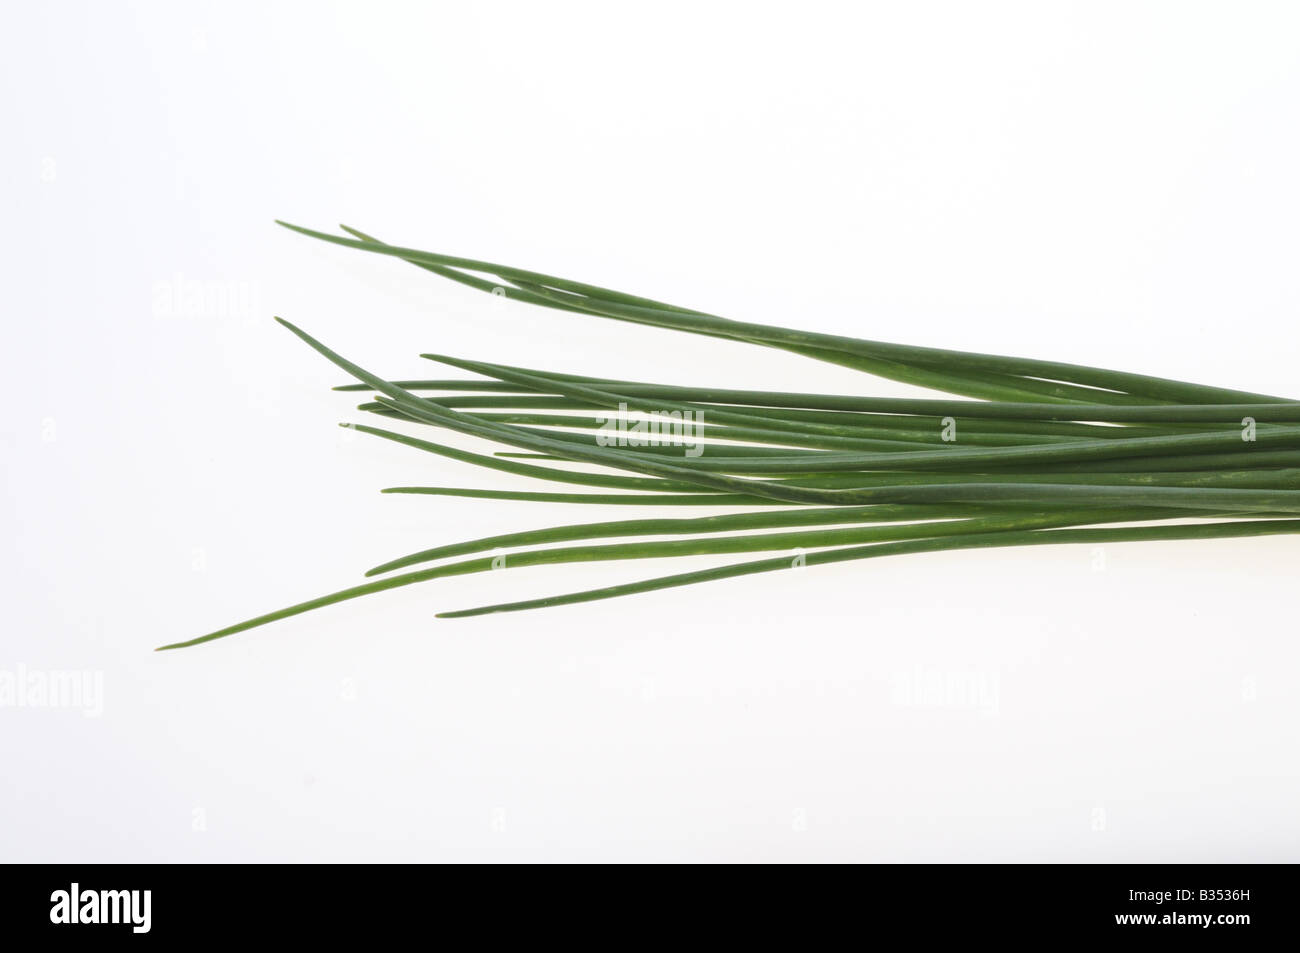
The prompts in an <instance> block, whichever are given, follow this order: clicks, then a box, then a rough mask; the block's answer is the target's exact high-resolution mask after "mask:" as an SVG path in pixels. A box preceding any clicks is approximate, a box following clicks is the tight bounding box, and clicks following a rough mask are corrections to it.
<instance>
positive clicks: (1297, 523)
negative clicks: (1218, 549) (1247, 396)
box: [437, 520, 1300, 619]
mask: <svg viewBox="0 0 1300 953" xmlns="http://www.w3.org/2000/svg"><path fill="white" fill-rule="evenodd" d="M1284 533H1300V520H1258V521H1253V520H1237V521H1233V522H1229V523H1211V524H1208V525H1207V524H1199V525H1195V526H1140V527H1131V528H1115V529H1073V530H1070V529H1060V530H1040V531H1031V532H1006V533H988V534H985V535H973V536H966V537H955V538H948V539H944V538H933V539H921V540H909V541H905V542H897V543H880V544H877V545H875V546H863V547H854V548H850V549H832V550H822V551H820V552H814V553H805V554H801V562H800V563H799V565H801V566H821V565H827V564H829V563H837V562H848V561H850V560H857V559H874V558H879V557H884V556H901V555H905V554H908V553H933V552H943V551H945V550H953V549H986V548H993V547H999V546H1050V545H1056V544H1059V543H1089V544H1092V545H1094V546H1095V545H1098V544H1100V543H1127V542H1139V541H1153V540H1166V541H1168V540H1180V539H1228V538H1232V537H1240V536H1269V535H1277V534H1284ZM789 568H791V560H790V559H788V558H786V557H779V558H776V559H761V560H756V561H754V562H747V563H736V564H733V565H730V566H721V567H718V568H716V569H704V570H700V571H698V572H687V573H678V574H676V575H672V576H660V577H658V578H655V579H646V580H643V581H641V582H634V583H626V584H624V585H621V586H605V587H603V588H600V589H588V590H585V591H583V592H571V593H567V594H565V595H561V596H548V597H546V598H542V599H526V600H522V601H519V602H503V603H499V604H497V605H491V606H481V607H479V608H476V609H460V610H457V611H455V612H439V613H438V614H437V617H438V618H439V619H460V618H466V617H468V616H476V615H487V614H489V613H493V612H519V611H522V610H525V609H543V608H549V607H553V606H562V605H572V604H574V603H578V602H595V601H597V600H600V599H614V598H617V597H619V596H630V595H635V594H638V593H643V592H656V591H659V590H662V589H671V588H675V587H678V586H690V585H695V584H696V583H701V582H713V581H716V580H719V579H732V578H735V577H738V576H752V575H755V574H757V573H764V572H778V571H781V570H785V569H789Z"/></svg>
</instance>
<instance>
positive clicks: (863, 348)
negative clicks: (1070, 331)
mask: <svg viewBox="0 0 1300 953" xmlns="http://www.w3.org/2000/svg"><path fill="white" fill-rule="evenodd" d="M278 224H280V225H283V226H284V227H285V228H289V229H291V230H293V231H296V232H299V233H300V234H303V235H307V236H310V237H312V238H317V239H320V240H321V241H326V242H331V243H333V244H336V245H343V246H345V247H348V248H355V249H359V250H361V251H367V252H372V253H375V254H381V255H391V256H394V257H397V258H402V259H405V260H406V261H409V262H414V263H419V264H429V265H434V266H438V267H443V268H448V267H450V268H455V269H463V270H468V271H477V272H485V273H488V274H493V275H496V276H497V277H499V278H502V279H504V280H505V281H508V282H511V283H513V284H515V285H516V287H517V288H519V289H521V290H522V291H525V292H528V293H531V294H532V296H533V299H536V298H541V299H543V300H545V301H547V302H549V303H552V304H556V305H567V306H569V307H570V308H578V309H583V310H591V311H594V312H598V313H600V314H603V315H606V316H610V317H623V318H627V319H631V320H638V321H641V322H643V323H646V324H653V325H656V326H659V327H664V328H670V329H674V330H682V331H697V332H699V331H705V332H713V333H716V334H721V335H722V336H725V337H730V338H735V339H744V340H749V341H758V342H762V343H769V344H775V345H777V346H782V347H792V348H798V347H814V348H823V349H826V350H831V351H841V352H844V353H846V354H852V355H860V356H862V357H866V358H874V359H884V360H893V361H897V362H898V363H900V364H905V365H909V366H911V365H920V366H921V367H922V368H924V369H930V370H945V369H947V370H952V371H955V372H958V373H960V372H961V371H962V370H963V369H964V368H975V369H977V370H980V371H987V372H992V373H995V374H1005V375H1019V376H1024V377H1030V378H1039V379H1045V380H1048V381H1059V382H1064V383H1073V384H1082V385H1085V386H1087V387H1095V388H1101V389H1105V390H1111V391H1119V392H1126V393H1129V394H1134V395H1138V396H1143V397H1149V398H1153V399H1157V400H1168V401H1179V402H1191V401H1198V400H1199V401H1201V402H1204V403H1241V402H1261V401H1262V402H1279V401H1280V398H1275V397H1268V396H1265V395H1261V394H1252V393H1249V392H1246V391H1237V390H1230V389H1227V388H1220V387H1206V386H1203V385H1200V384H1192V383H1188V382H1186V381H1176V380H1171V379H1168V378H1161V377H1152V376H1149V375H1144V374H1133V373H1128V372H1124V371H1113V370H1108V369H1106V368H1099V367H1089V366H1086V365H1079V364H1069V363H1064V362H1060V361H1040V360H1034V359H1030V358H1016V357H1011V356H1007V355H999V354H981V353H977V352H970V351H956V350H948V349H944V348H929V347H917V346H914V345H908V344H892V343H887V342H883V341H868V340H863V339H859V338H852V337H846V336H844V335H836V334H821V333H817V332H811V331H799V330H795V329H793V328H782V327H778V326H774V325H765V324H756V323H753V322H748V321H733V320H731V319H728V318H721V317H717V316H715V315H709V314H705V313H702V312H696V311H687V310H685V309H678V308H674V307H673V306H672V305H665V304H664V303H663V302H659V301H654V300H652V299H648V298H639V297H637V296H634V295H628V294H625V293H623V292H618V291H614V290H613V289H610V288H601V287H599V286H596V285H590V284H585V283H583V282H577V281H572V280H570V279H565V278H559V277H556V276H554V275H546V274H542V273H540V272H534V271H528V270H525V269H519V268H512V267H510V266H507V265H498V264H493V263H491V262H484V261H476V260H474V259H469V258H457V257H454V256H450V255H439V254H435V253H432V252H425V251H421V250H419V249H416V248H404V247H401V246H395V245H385V244H382V243H378V242H372V241H363V240H361V239H355V238H343V237H341V236H338V235H330V234H328V233H325V232H318V231H314V230H312V229H308V228H303V227H301V226H298V225H290V224H289V223H287V222H278ZM533 299H530V300H533Z"/></svg>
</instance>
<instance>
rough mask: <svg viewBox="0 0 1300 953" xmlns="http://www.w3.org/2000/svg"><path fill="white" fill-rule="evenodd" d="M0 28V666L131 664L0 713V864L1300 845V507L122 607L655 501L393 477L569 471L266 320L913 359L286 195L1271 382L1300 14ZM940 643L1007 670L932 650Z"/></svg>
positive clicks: (913, 12)
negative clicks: (515, 494) (444, 438)
mask: <svg viewBox="0 0 1300 953" xmlns="http://www.w3.org/2000/svg"><path fill="white" fill-rule="evenodd" d="M5 20H6V25H5V28H4V31H3V38H2V39H0V73H2V74H3V88H2V89H0V125H2V128H3V130H4V132H3V143H4V147H3V149H2V150H0V196H3V211H4V215H5V220H6V223H7V226H8V227H7V228H6V229H5V232H4V235H3V237H0V250H2V252H3V254H2V260H3V262H4V290H5V303H4V338H3V340H4V355H5V358H6V360H5V367H4V374H5V383H6V392H7V395H8V396H7V401H8V410H7V411H6V412H5V413H4V415H3V420H2V422H0V448H2V452H3V455H4V458H3V459H4V466H3V471H2V476H0V479H3V482H4V486H3V507H2V508H0V535H2V538H3V551H2V552H0V559H2V560H3V562H2V563H0V579H3V586H4V612H3V622H2V623H0V626H2V627H3V641H2V642H0V670H6V671H10V672H15V671H17V670H18V667H19V666H26V669H27V670H29V671H31V670H34V671H37V672H45V673H48V672H51V671H56V670H72V669H75V670H87V671H90V672H92V673H99V674H101V675H102V678H103V684H104V697H103V713H102V716H101V717H98V718H95V717H87V716H86V715H84V714H83V713H82V712H81V711H78V710H66V709H55V710H49V709H33V708H12V707H10V708H6V709H0V858H3V859H5V860H41V861H112V860H132V861H136V860H138V861H144V860H182V861H185V860H193V861H225V860H264V859H266V860H270V859H279V860H326V859H328V860H348V859H357V860H360V859H378V860H506V859H509V860H543V859H547V860H596V859H641V860H669V859H673V860H705V859H709V860H721V859H727V860H827V859H836V860H851V859H855V860H891V861H899V860H907V861H939V860H944V861H969V860H998V861H1001V860H1053V861H1056V860H1075V861H1103V860H1121V861H1157V860H1174V861H1191V860H1201V861H1228V860H1254V861H1263V860H1296V859H1298V857H1300V848H1298V846H1297V843H1298V839H1300V819H1298V818H1297V813H1296V811H1295V805H1296V803H1297V800H1298V799H1300V774H1298V772H1297V755H1296V752H1297V724H1298V716H1300V694H1298V693H1297V692H1296V690H1295V684H1296V683H1295V672H1296V667H1297V663H1298V662H1300V649H1298V648H1297V638H1296V636H1297V633H1296V630H1295V588H1294V587H1295V565H1296V556H1297V553H1298V552H1300V551H1298V550H1297V545H1298V544H1297V541H1296V540H1294V539H1289V538H1284V537H1278V538H1272V539H1254V540H1242V541H1225V542H1215V543H1206V544H1140V545H1132V546H1127V547H1124V546H1112V547H1109V548H1107V550H1106V551H1105V552H1104V553H1103V554H1101V555H1099V554H1097V553H1094V552H1092V551H1091V550H1090V549H1089V548H1087V547H1060V548H1052V549H1042V550H1035V551H1015V550H1007V551H988V552H983V553H969V552H957V553H951V554H935V555H926V556H911V557H901V558H899V559H896V560H882V561H879V562H874V563H857V564H846V565H841V566H837V567H827V568H817V569H808V570H806V571H804V572H802V573H797V574H796V573H791V574H788V575H781V576H774V575H768V576H761V577H755V578H751V579H742V580H733V581H728V582H724V583H720V584H714V585H710V586H707V587H698V588H695V589H683V590H677V591H670V592H664V593H660V594H657V595H648V596H640V597H636V598H631V599H626V600H618V601H610V602H603V603H596V604H591V605H586V606H577V607H568V608H563V609H556V610H549V611H543V612H537V613H531V614H519V615H507V616H495V617H488V618H483V619H469V620H448V621H441V620H436V619H434V617H433V614H434V612H435V611H439V610H444V609H454V608H462V607H467V606H473V605H479V604H482V603H485V602H494V601H501V600H502V599H508V598H523V597H526V596H530V595H540V594H545V593H552V592H562V591H568V590H571V589H575V588H587V587H590V586H594V585H598V584H604V583H612V582H616V581H622V580H631V579H637V578H644V577H648V576H651V575H657V574H661V573H663V572H668V571H675V570H680V569H681V568H684V564H680V563H671V564H668V563H664V562H653V563H652V562H649V561H645V562H637V563H623V564H609V565H605V566H599V567H575V566H568V567H564V566H560V567H548V568H542V569H521V570H517V571H514V572H508V573H494V574H485V575H483V576H478V577H471V578H467V579H462V580H450V581H439V582H435V583H431V584H428V585H424V586H420V587H413V588H410V589H406V590H402V591H398V592H393V593H387V594H383V595H380V596H375V597H371V598H368V599H366V600H362V601H357V602H353V603H349V604H346V605H341V606H337V607H333V608H330V609H328V610H324V611H321V612H319V613H314V614H310V615H306V616H300V617H298V618H295V619H293V620H290V621H286V622H282V623H279V624H276V625H274V626H272V627H268V628H265V629H260V630H257V631H254V632H249V633H246V634H242V635H239V636H236V637H232V638H230V639H227V640H224V641H221V642H216V643H213V644H209V645H206V646H202V647H200V648H197V649H194V650H189V651H185V652H171V653H153V652H151V649H152V648H153V647H154V646H156V645H159V644H161V643H164V642H170V641H175V640H178V639H184V638H189V637H193V636H195V635H199V634H202V633H203V632H206V631H209V630H211V629H214V628H217V627H219V626H222V625H225V624H228V623H230V622H233V621H237V620H239V619H242V618H244V617H246V616H249V615H253V614H257V613H260V612H264V611H268V610H270V609H274V608H278V607H280V606H282V605H286V604H288V603H290V602H294V601H298V600H300V599H304V598H308V597H311V596H315V595H318V594H321V593H323V592H326V591H330V590H332V589H335V588H340V587H342V586H346V585H349V584H351V583H352V582H354V581H355V580H356V579H357V578H358V577H359V574H360V572H361V571H362V570H364V569H365V568H367V567H369V566H371V565H374V564H375V563H377V562H380V561H382V560H384V559H387V558H390V557H392V556H395V555H399V554H402V553H406V552H409V551H412V550H416V549H421V548H424V547H427V546H430V545H434V544H437V543H441V542H450V541H454V540H458V539H464V538H473V537H475V536H480V535H486V534H489V533H499V532H508V531H511V530H516V529H524V528H530V527H538V526H545V525H551V524H554V523H561V522H576V521H585V520H591V519H613V518H629V517H632V516H634V515H641V512H644V511H631V510H628V509H620V510H619V511H618V512H617V513H611V512H610V510H609V509H608V508H601V509H597V508H582V509H579V508H576V507H567V508H566V507H563V506H559V505H554V506H548V505H534V504H525V503H504V502H491V501H476V500H453V499H440V498H432V497H409V496H408V497H400V496H381V495H380V494H378V493H377V492H376V491H377V490H378V489H379V488H381V487H384V486H391V485H395V484H411V483H416V484H419V483H424V484H443V485H462V486H483V487H494V488H503V489H505V488H522V489H552V488H554V487H551V486H543V485H540V484H529V483H528V482H527V481H525V480H523V479H522V478H512V477H509V476H507V475H504V474H492V473H487V472H484V471H479V470H477V469H475V468H472V467H469V466H467V465H463V464H458V463H455V462H452V461H448V460H442V459H438V458H433V457H428V456H426V455H424V454H420V453H418V452H415V451H412V450H408V449H405V448H402V447H399V446H395V445H389V444H387V443H384V442H381V441H377V440H374V439H370V438H367V437H364V436H356V435H350V434H348V433H347V432H345V431H341V430H339V429H338V428H337V427H336V426H335V424H336V423H337V422H338V421H341V420H356V419H359V416H360V415H358V414H356V413H355V412H353V411H352V406H353V405H354V403H355V400H353V399H352V398H351V397H349V396H348V395H344V394H335V393H331V392H330V390H329V387H330V386H332V385H334V384H337V383H341V382H342V376H341V375H340V374H339V373H337V372H335V371H334V370H333V369H332V368H331V367H330V366H329V365H327V364H326V363H325V362H324V361H323V360H321V359H320V358H319V357H317V356H316V355H314V354H313V353H311V352H310V351H309V350H308V349H306V348H305V347H304V346H303V345H302V344H300V343H299V342H297V341H296V340H294V339H293V338H292V337H291V336H290V335H289V334H288V333H286V332H285V331H284V330H283V329H281V328H280V327H278V326H277V325H275V324H274V323H273V322H272V321H271V315H272V314H281V315H284V316H285V317H287V318H289V319H291V320H294V321H296V322H298V323H300V324H301V325H303V326H304V327H305V328H306V329H307V330H309V331H311V332H312V333H314V334H316V335H317V336H319V337H321V338H322V339H323V340H325V341H326V342H327V343H329V344H331V345H333V346H335V347H337V348H338V349H340V350H342V351H344V352H345V353H346V354H348V355H349V356H351V357H353V358H355V359H357V360H358V361H360V362H361V363H363V364H366V365H368V366H371V367H373V368H374V369H376V370H378V371H380V372H382V373H386V374H390V375H393V376H398V377H400V376H412V375H424V374H427V373H429V371H430V369H431V368H432V365H428V364H427V363H426V362H422V361H420V360H419V359H418V358H417V356H416V355H417V354H419V353H420V352H421V351H427V350H439V351H443V352H448V353H453V354H459V355H463V356H468V357H480V358H487V359H490V360H500V361H503V362H507V363H512V362H513V363H519V364H528V365H533V366H541V367H549V368H552V369H555V370H561V371H569V372H574V373H587V374H613V375H614V376H626V377H630V378H634V379H635V378H641V379H645V378H651V379H658V380H664V381H670V382H677V383H698V382H714V383H717V384H719V385H731V386H748V387H766V388H782V389H792V390H797V389H805V390H809V389H815V390H821V391H829V392H844V393H873V394H905V393H909V391H908V389H907V388H904V387H902V386H901V385H894V384H890V383H888V382H881V381H876V380H874V379H870V378H864V377H862V376H860V375H855V374H853V373H852V372H849V371H847V370H840V369H835V368H832V367H829V366H827V365H821V364H814V363H812V362H808V361H804V360H801V359H798V358H796V357H793V356H790V355H783V354H781V353H779V352H775V351H767V350H764V349H760V348H747V347H745V346H742V345H738V344H725V343H721V342H712V341H707V340H704V339H700V338H691V337H686V336H683V335H675V334H672V333H670V332H666V331H656V330H654V329H646V328H633V327H629V326H625V325H621V324H619V323H617V322H600V321H596V320H592V319H584V318H580V317H576V316H570V315H563V314H557V313H552V312H548V311H543V310H534V309H529V308H527V307H526V306H522V305H515V304H513V303H508V302H503V301H498V300H494V299H491V298H488V297H486V296H484V295H481V294H478V293H476V292H473V291H470V290H467V289H462V288H459V287H457V286H453V285H449V284H447V283H445V282H441V281H440V280H438V279H437V278H434V277H433V276H429V275H425V274H422V273H420V272H419V271H417V270H415V269H413V268H411V267H409V266H407V265H404V264H402V263H400V262H397V261H393V260H388V259H380V258H376V257H371V256H366V255H363V254H361V253H358V252H351V251H347V250H344V249H338V248H331V247H328V246H325V245H322V244H320V243H316V242H312V241H310V240H308V239H305V238H301V237H298V236H295V235H292V234H290V233H288V232H286V231H284V230H282V229H279V228H277V227H275V226H274V225H273V224H272V219H273V218H277V217H278V218H285V219H288V220H291V221H296V222H300V223H302V224H305V225H309V226H316V227H320V228H326V229H329V228H332V227H333V226H334V224H335V223H336V222H340V221H342V222H347V223H349V224H353V225H356V226H359V227H361V228H364V229H366V230H369V231H372V232H373V233H375V234H377V235H379V236H380V237H381V238H383V239H386V240H389V241H393V242H397V243H400V244H407V245H415V246H418V247H425V248H430V249H434V250H438V251H445V252H449V253H452V254H461V255H469V256H476V257H484V258H489V259H494V260H499V261H505V262H510V263H512V264H518V265H521V266H524V267H531V268H535V269H539V270H544V271H551V272H555V273H559V274H565V275H570V276H573V277H576V278H582V279H586V280H589V281H594V282H597V283H601V284H606V285H610V286H613V287H616V288H622V289H626V290H629V291H634V292H640V293H643V294H647V295H650V296H653V297H658V298H662V299H666V300H670V301H674V302H679V303H681V304H685V305H689V306H693V307H698V308H704V309H708V310H713V311H716V312H719V313H722V314H726V315H729V316H732V317H739V318H746V319H751V320H758V321H767V322H774V323H782V324H788V325H793V326H798V327H808V328H816V329H821V330H826V331H832V332H839V333H846V334H856V335H860V336H866V337H875V338H881V339H886V340H901V341H906V342H909V343H917V344H929V345H938V346H947V347H956V348H963V349H972V350H983V351H991V352H1000V353H1015V354H1024V355H1028V356H1034V357H1043V358H1055V359H1063V360H1071V361H1075V362H1078V363H1087V364H1098V365H1102V366H1109V367H1121V368H1125V369H1130V370H1135V371H1145V372H1149V373H1156V374H1162V375H1165V376H1170V377H1179V378H1185V379H1191V380H1198V381H1204V382H1207V383H1215V384H1220V385H1223V386H1229V387H1239V388H1244V389H1250V390H1255V391H1263V392H1271V393H1281V394H1284V395H1288V396H1296V395H1297V394H1300V387H1297V386H1296V380H1295V368H1296V366H1297V358H1300V346H1298V344H1297V342H1298V341H1300V334H1298V333H1297V327H1296V316H1297V313H1298V311H1300V292H1298V290H1297V272H1296V261H1297V255H1298V253H1300V239H1298V238H1297V229H1296V222H1297V219H1298V218H1300V184H1297V183H1298V181H1300V180H1298V179H1297V176H1296V169H1297V168H1300V133H1298V132H1297V129H1298V128H1300V127H1298V124H1297V118H1298V117H1297V104H1298V103H1300V62H1298V54H1297V51H1298V50H1300V11H1298V10H1297V8H1296V7H1295V5H1293V4H1286V3H1278V4H1267V3H1219V4H1207V3H1172V2H1171V3H1163V4H1159V3H1157V4H1152V3H1113V4H1111V3H1100V4H1099V3H1087V4H1084V3H1080V4H1062V3H1023V4H1006V3H980V4H969V3H952V4H940V3H908V4H904V3H876V4H852V5H849V4H846V5H843V6H840V5H824V6H823V5H818V4H797V5H779V6H770V7H768V6H762V5H756V4H750V3H747V4H736V5H720V4H719V5H710V4H700V3H686V4H671V3H669V4H665V3H655V4H646V5H644V6H639V7H638V6H625V5H613V4H591V5H571V4H559V5H557V4H466V3H455V4H410V5H400V4H384V3H337V4H331V5H326V4H316V3H303V4H267V3H260V2H259V3H231V2H214V3H210V4H194V3H190V4H164V3H90V2H83V3H42V4H23V5H18V6H13V7H12V8H11V9H10V10H9V11H8V14H7V16H6V18H5ZM195 283H197V284H195ZM194 287H198V288H200V289H205V290H207V291H208V292H210V293H211V294H213V295H216V294H220V293H222V292H225V293H227V294H228V298H227V302H226V304H224V305H222V304H220V302H219V301H218V302H217V304H215V305H214V304H213V303H212V302H208V303H206V304H198V305H193V306H190V305H187V304H186V303H185V298H184V295H185V291H186V289H192V288H194ZM175 293H179V294H180V295H181V298H180V303H179V304H177V303H172V304H168V302H169V301H170V300H171V296H172V295H173V294H175ZM213 300H217V299H215V298H214V299H213ZM349 436H352V437H353V439H351V440H349V439H348V437H349ZM459 442H460V443H461V444H462V445H465V446H472V447H473V448H474V449H480V447H482V446H486V445H475V444H474V443H473V442H472V441H467V440H466V441H459ZM645 515H650V514H648V513H647V514H645ZM735 559H736V557H719V558H715V559H700V560H697V561H694V562H692V563H691V566H693V567H694V566H703V565H707V564H711V563H726V562H732V561H735ZM934 680H938V682H939V683H940V684H946V685H948V686H957V687H960V686H961V685H969V686H975V687H976V688H978V689H980V691H979V692H977V693H976V694H975V695H972V696H966V695H963V694H962V693H961V692H960V691H956V690H954V691H948V692H940V694H939V695H938V696H937V697H934V698H930V697H928V696H926V695H925V694H922V695H919V696H918V695H917V694H916V689H917V688H918V686H919V687H924V686H925V685H926V684H928V683H929V682H931V681H934Z"/></svg>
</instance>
